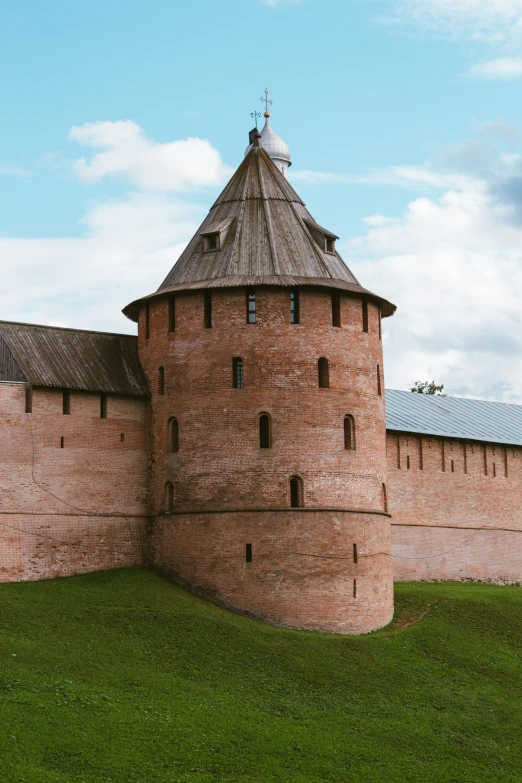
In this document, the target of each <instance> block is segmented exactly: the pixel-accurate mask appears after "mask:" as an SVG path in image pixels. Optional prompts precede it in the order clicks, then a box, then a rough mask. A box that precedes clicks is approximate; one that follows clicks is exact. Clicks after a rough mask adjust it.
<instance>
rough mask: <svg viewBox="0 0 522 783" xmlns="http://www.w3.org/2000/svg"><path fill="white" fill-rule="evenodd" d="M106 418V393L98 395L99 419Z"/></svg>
mask: <svg viewBox="0 0 522 783" xmlns="http://www.w3.org/2000/svg"><path fill="white" fill-rule="evenodd" d="M106 418H107V395H106V394H101V395H100V419H106Z"/></svg>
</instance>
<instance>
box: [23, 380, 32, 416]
mask: <svg viewBox="0 0 522 783" xmlns="http://www.w3.org/2000/svg"><path fill="white" fill-rule="evenodd" d="M25 412H26V413H32V412H33V390H32V388H31V387H30V386H29V384H27V385H26V387H25Z"/></svg>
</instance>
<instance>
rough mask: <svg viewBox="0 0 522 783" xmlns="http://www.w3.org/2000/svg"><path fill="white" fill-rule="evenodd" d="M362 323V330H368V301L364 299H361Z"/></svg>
mask: <svg viewBox="0 0 522 783" xmlns="http://www.w3.org/2000/svg"><path fill="white" fill-rule="evenodd" d="M362 323H363V332H368V302H367V300H366V299H363V300H362Z"/></svg>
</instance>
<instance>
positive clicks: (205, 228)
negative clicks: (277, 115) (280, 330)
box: [123, 146, 395, 320]
mask: <svg viewBox="0 0 522 783" xmlns="http://www.w3.org/2000/svg"><path fill="white" fill-rule="evenodd" d="M208 232H212V233H219V235H220V242H219V247H218V248H216V249H215V250H214V249H213V250H212V251H209V250H208V249H205V245H204V241H203V237H204V236H205V234H208ZM325 236H328V237H330V238H334V237H335V234H332V233H331V232H329V231H326V229H324V228H322V227H321V226H320V225H319V224H318V223H316V222H315V220H314V219H313V217H312V216H311V214H310V213H309V212H308V210H307V209H306V207H305V205H304V203H303V202H302V201H301V199H300V198H299V196H298V195H297V193H296V192H295V190H294V189H293V187H292V186H291V185H290V183H289V182H288V181H287V180H286V179H285V177H284V176H283V174H282V173H281V172H280V171H279V169H278V167H277V166H276V165H275V164H274V162H273V160H272V159H271V158H270V156H269V155H268V154H267V153H266V152H265V150H264V149H263V148H262V147H255V146H253V147H251V149H250V151H249V152H248V154H247V155H246V157H245V159H244V160H243V162H242V163H241V165H240V166H239V168H238V169H237V171H236V172H235V174H234V175H233V176H232V179H231V180H230V182H229V183H228V184H227V186H226V187H225V189H224V190H223V192H222V193H221V195H220V196H219V197H218V199H217V201H216V202H215V203H214V205H213V206H212V208H211V209H210V212H209V214H208V216H207V217H206V219H205V220H204V222H203V224H202V225H201V226H200V228H199V229H198V231H197V233H196V234H195V236H194V237H193V238H192V239H191V241H190V242H189V244H188V245H187V247H186V249H185V250H184V252H183V253H182V254H181V256H180V258H179V259H178V261H177V262H176V263H175V265H174V266H173V268H172V269H171V271H170V272H169V274H168V275H167V277H166V278H165V280H164V281H163V283H162V284H161V286H160V287H159V289H158V291H157V292H155V293H154V294H150V295H149V296H147V297H143V298H142V299H139V300H137V301H135V302H132V303H131V304H129V305H127V307H126V308H125V309H124V311H123V312H124V313H125V315H127V316H128V317H129V318H131V319H132V320H137V318H138V313H139V307H140V303H142V302H143V300H144V299H150V298H151V297H155V296H160V295H165V294H168V293H170V292H174V291H182V290H192V289H194V288H217V287H219V288H226V287H237V286H244V287H248V286H260V285H276V286H277V285H280V286H289V285H290V286H293V285H299V286H320V287H323V288H334V289H341V290H344V291H347V292H353V293H354V294H360V295H364V296H367V297H369V298H371V299H374V300H376V301H377V302H378V303H379V305H380V307H381V310H382V315H383V316H387V315H392V314H393V313H394V312H395V305H393V304H391V303H390V302H388V301H387V300H386V299H383V298H381V297H379V296H377V295H376V294H374V293H372V292H371V291H368V290H367V289H365V288H363V287H362V286H361V285H360V283H359V281H358V280H357V279H356V278H355V276H354V275H353V274H352V272H351V271H350V270H349V269H348V267H347V265H346V264H345V263H344V261H343V259H342V258H341V256H340V255H339V254H338V253H337V252H336V251H335V250H334V251H333V252H327V251H326V249H325V246H324V241H322V240H324V237H325Z"/></svg>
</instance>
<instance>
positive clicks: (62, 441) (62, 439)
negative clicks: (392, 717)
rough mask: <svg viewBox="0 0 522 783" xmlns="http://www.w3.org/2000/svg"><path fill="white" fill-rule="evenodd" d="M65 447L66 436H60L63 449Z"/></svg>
mask: <svg viewBox="0 0 522 783" xmlns="http://www.w3.org/2000/svg"><path fill="white" fill-rule="evenodd" d="M64 447H65V438H64V437H63V436H62V437H61V438H60V448H61V449H63V448H64Z"/></svg>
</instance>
